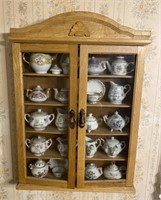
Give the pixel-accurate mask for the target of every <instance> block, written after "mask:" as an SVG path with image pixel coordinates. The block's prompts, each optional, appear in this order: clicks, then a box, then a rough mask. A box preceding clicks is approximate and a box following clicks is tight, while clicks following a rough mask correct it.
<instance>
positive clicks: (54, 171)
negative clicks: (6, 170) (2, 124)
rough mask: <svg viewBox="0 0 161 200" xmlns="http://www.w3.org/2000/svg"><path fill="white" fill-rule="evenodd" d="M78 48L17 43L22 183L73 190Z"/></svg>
mask: <svg viewBox="0 0 161 200" xmlns="http://www.w3.org/2000/svg"><path fill="white" fill-rule="evenodd" d="M77 49H78V48H77V46H76V45H54V44H25V45H24V44H20V45H19V44H14V45H13V51H14V58H13V59H14V71H15V82H16V83H15V85H16V87H17V88H16V91H19V92H18V93H17V94H16V102H17V105H16V107H17V113H16V114H17V120H18V121H17V124H18V126H19V127H18V128H19V129H18V130H19V133H18V135H19V137H20V140H19V143H18V146H19V147H20V148H19V150H20V151H19V152H18V154H19V162H18V163H19V172H20V173H19V183H20V184H26V183H27V184H38V185H48V186H56V187H61V188H74V187H75V159H76V156H75V155H76V153H75V152H76V121H75V118H76V115H77V113H76V111H77V89H78V88H77V85H78V84H77V72H78V69H77V63H78V51H77ZM73 94H74V95H73ZM22 105H24V106H22ZM22 119H24V120H22Z"/></svg>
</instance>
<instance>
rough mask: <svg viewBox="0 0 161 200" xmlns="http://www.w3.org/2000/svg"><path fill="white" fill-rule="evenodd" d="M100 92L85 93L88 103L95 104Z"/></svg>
mask: <svg viewBox="0 0 161 200" xmlns="http://www.w3.org/2000/svg"><path fill="white" fill-rule="evenodd" d="M99 98H100V93H98V92H90V93H87V100H88V102H89V103H90V104H95V103H97V102H98V101H99Z"/></svg>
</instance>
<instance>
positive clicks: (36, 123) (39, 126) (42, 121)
mask: <svg viewBox="0 0 161 200" xmlns="http://www.w3.org/2000/svg"><path fill="white" fill-rule="evenodd" d="M24 118H25V120H26V122H27V123H28V124H29V125H30V126H31V127H32V128H34V129H35V130H36V131H43V130H45V128H46V127H47V126H48V125H49V124H50V123H51V122H52V121H53V120H54V118H55V116H54V114H50V115H48V114H47V113H46V112H43V111H42V110H41V109H38V110H37V111H36V112H33V113H31V114H28V113H27V114H25V115H24Z"/></svg>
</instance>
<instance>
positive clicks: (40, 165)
mask: <svg viewBox="0 0 161 200" xmlns="http://www.w3.org/2000/svg"><path fill="white" fill-rule="evenodd" d="M29 169H30V170H31V173H32V175H33V176H34V177H36V178H43V177H45V176H46V175H47V173H48V171H49V163H46V162H44V161H43V160H37V161H36V162H35V163H34V164H29Z"/></svg>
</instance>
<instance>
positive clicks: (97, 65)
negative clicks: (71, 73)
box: [88, 56, 106, 75]
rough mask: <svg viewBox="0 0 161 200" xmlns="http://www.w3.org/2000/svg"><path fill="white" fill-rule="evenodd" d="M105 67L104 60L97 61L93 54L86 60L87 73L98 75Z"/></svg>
mask: <svg viewBox="0 0 161 200" xmlns="http://www.w3.org/2000/svg"><path fill="white" fill-rule="evenodd" d="M105 69H106V61H98V60H96V58H95V57H94V56H92V57H91V58H89V60H88V74H91V75H92V74H93V75H98V74H100V73H102V72H103V71H104V70H105Z"/></svg>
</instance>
